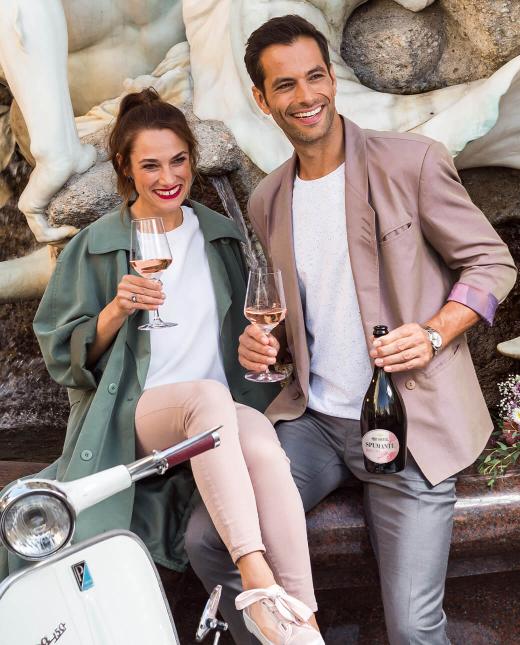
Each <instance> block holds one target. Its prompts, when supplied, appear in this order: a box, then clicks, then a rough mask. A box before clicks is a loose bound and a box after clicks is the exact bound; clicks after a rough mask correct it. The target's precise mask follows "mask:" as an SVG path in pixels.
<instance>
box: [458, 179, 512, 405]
mask: <svg viewBox="0 0 520 645" xmlns="http://www.w3.org/2000/svg"><path fill="white" fill-rule="evenodd" d="M460 174H461V178H462V182H463V184H464V186H465V188H466V190H467V191H468V193H469V195H470V197H471V199H472V200H473V201H474V202H475V204H476V205H477V206H478V207H479V208H480V209H481V210H482V211H483V213H484V214H485V215H486V216H487V218H488V219H489V221H490V222H491V223H492V224H493V226H494V227H495V229H496V231H497V233H498V234H499V235H500V237H501V238H502V239H503V240H504V242H505V243H506V244H507V245H508V247H509V250H510V251H511V254H512V256H513V258H514V259H515V261H516V263H517V265H518V264H520V226H519V222H520V199H519V197H518V194H519V187H520V171H518V170H510V169H508V168H474V169H471V170H464V171H462V172H461V173H460ZM519 311H520V284H519V283H518V282H517V284H516V286H515V287H514V289H513V291H512V292H511V293H510V294H509V296H508V297H507V298H506V300H505V301H504V302H503V303H502V304H501V305H500V306H499V308H498V310H497V314H496V317H495V321H494V323H493V326H492V327H489V326H488V325H486V324H485V323H483V322H480V323H478V324H477V325H475V327H472V328H471V329H470V330H469V332H468V339H469V346H470V350H471V355H472V357H473V362H474V363H475V368H476V370H477V375H478V379H479V382H480V386H481V387H482V391H483V392H484V397H485V399H486V402H487V404H488V406H490V407H493V406H496V405H497V404H498V400H499V392H498V388H497V383H498V382H500V381H503V380H505V379H506V378H507V376H508V374H510V373H511V372H514V371H516V372H518V370H519V367H518V362H515V361H514V360H513V359H512V358H510V357H507V356H503V355H501V354H500V353H499V352H498V351H497V349H496V347H497V345H498V344H499V343H501V342H502V341H506V340H509V339H511V338H515V337H516V336H519V335H520V317H519V315H518V312H519Z"/></svg>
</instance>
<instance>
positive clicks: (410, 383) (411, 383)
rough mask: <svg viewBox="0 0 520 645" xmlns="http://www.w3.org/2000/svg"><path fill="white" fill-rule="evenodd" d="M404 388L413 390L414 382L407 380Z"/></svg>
mask: <svg viewBox="0 0 520 645" xmlns="http://www.w3.org/2000/svg"><path fill="white" fill-rule="evenodd" d="M404 386H405V387H406V389H407V390H415V381H414V380H413V378H411V379H408V380H407V381H406V383H405V384H404Z"/></svg>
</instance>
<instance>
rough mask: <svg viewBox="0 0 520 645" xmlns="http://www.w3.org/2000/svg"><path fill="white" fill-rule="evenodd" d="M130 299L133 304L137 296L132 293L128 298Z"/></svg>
mask: <svg viewBox="0 0 520 645" xmlns="http://www.w3.org/2000/svg"><path fill="white" fill-rule="evenodd" d="M130 300H131V301H132V302H133V303H134V305H135V303H136V302H137V296H136V295H135V293H134V294H133V295H132V297H131V298H130Z"/></svg>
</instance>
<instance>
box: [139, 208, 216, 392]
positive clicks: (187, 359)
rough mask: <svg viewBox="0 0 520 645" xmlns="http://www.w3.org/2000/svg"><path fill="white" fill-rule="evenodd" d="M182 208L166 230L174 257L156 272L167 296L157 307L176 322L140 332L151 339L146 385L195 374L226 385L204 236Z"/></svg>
mask: <svg viewBox="0 0 520 645" xmlns="http://www.w3.org/2000/svg"><path fill="white" fill-rule="evenodd" d="M182 213H183V222H182V224H181V225H180V226H178V227H177V228H175V229H174V230H173V231H168V232H167V233H166V235H167V237H168V243H169V245H170V250H171V253H172V257H173V262H172V263H171V264H170V266H169V267H168V268H167V269H166V271H164V272H163V274H162V276H161V281H162V283H163V290H164V293H165V295H166V299H165V302H164V305H162V306H161V307H160V308H159V315H160V316H161V318H162V319H163V320H164V321H165V322H176V323H178V326H177V327H169V328H163V329H156V330H152V331H149V332H144V331H142V332H139V333H140V334H150V342H151V356H150V366H149V368H148V374H147V376H146V383H145V386H144V389H145V390H147V389H149V388H152V387H157V386H158V385H165V384H167V383H180V382H182V381H192V380H197V379H214V380H216V381H220V383H223V384H224V385H226V386H227V385H228V383H227V380H226V375H225V373H224V366H223V362H222V352H221V349H220V332H219V321H218V314H217V302H216V298H215V292H214V290H213V282H212V280H211V273H210V269H209V264H208V258H207V256H206V251H205V248H204V237H203V235H202V231H201V230H200V227H199V220H198V218H197V216H196V215H195V213H194V212H193V209H192V208H190V207H188V206H183V207H182ZM152 317H153V312H150V320H151V319H152Z"/></svg>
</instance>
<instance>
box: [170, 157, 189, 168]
mask: <svg viewBox="0 0 520 645" xmlns="http://www.w3.org/2000/svg"><path fill="white" fill-rule="evenodd" d="M185 161H186V157H179V158H178V159H174V160H173V163H174V164H175V165H176V166H180V165H181V164H183V163H184V162H185Z"/></svg>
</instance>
